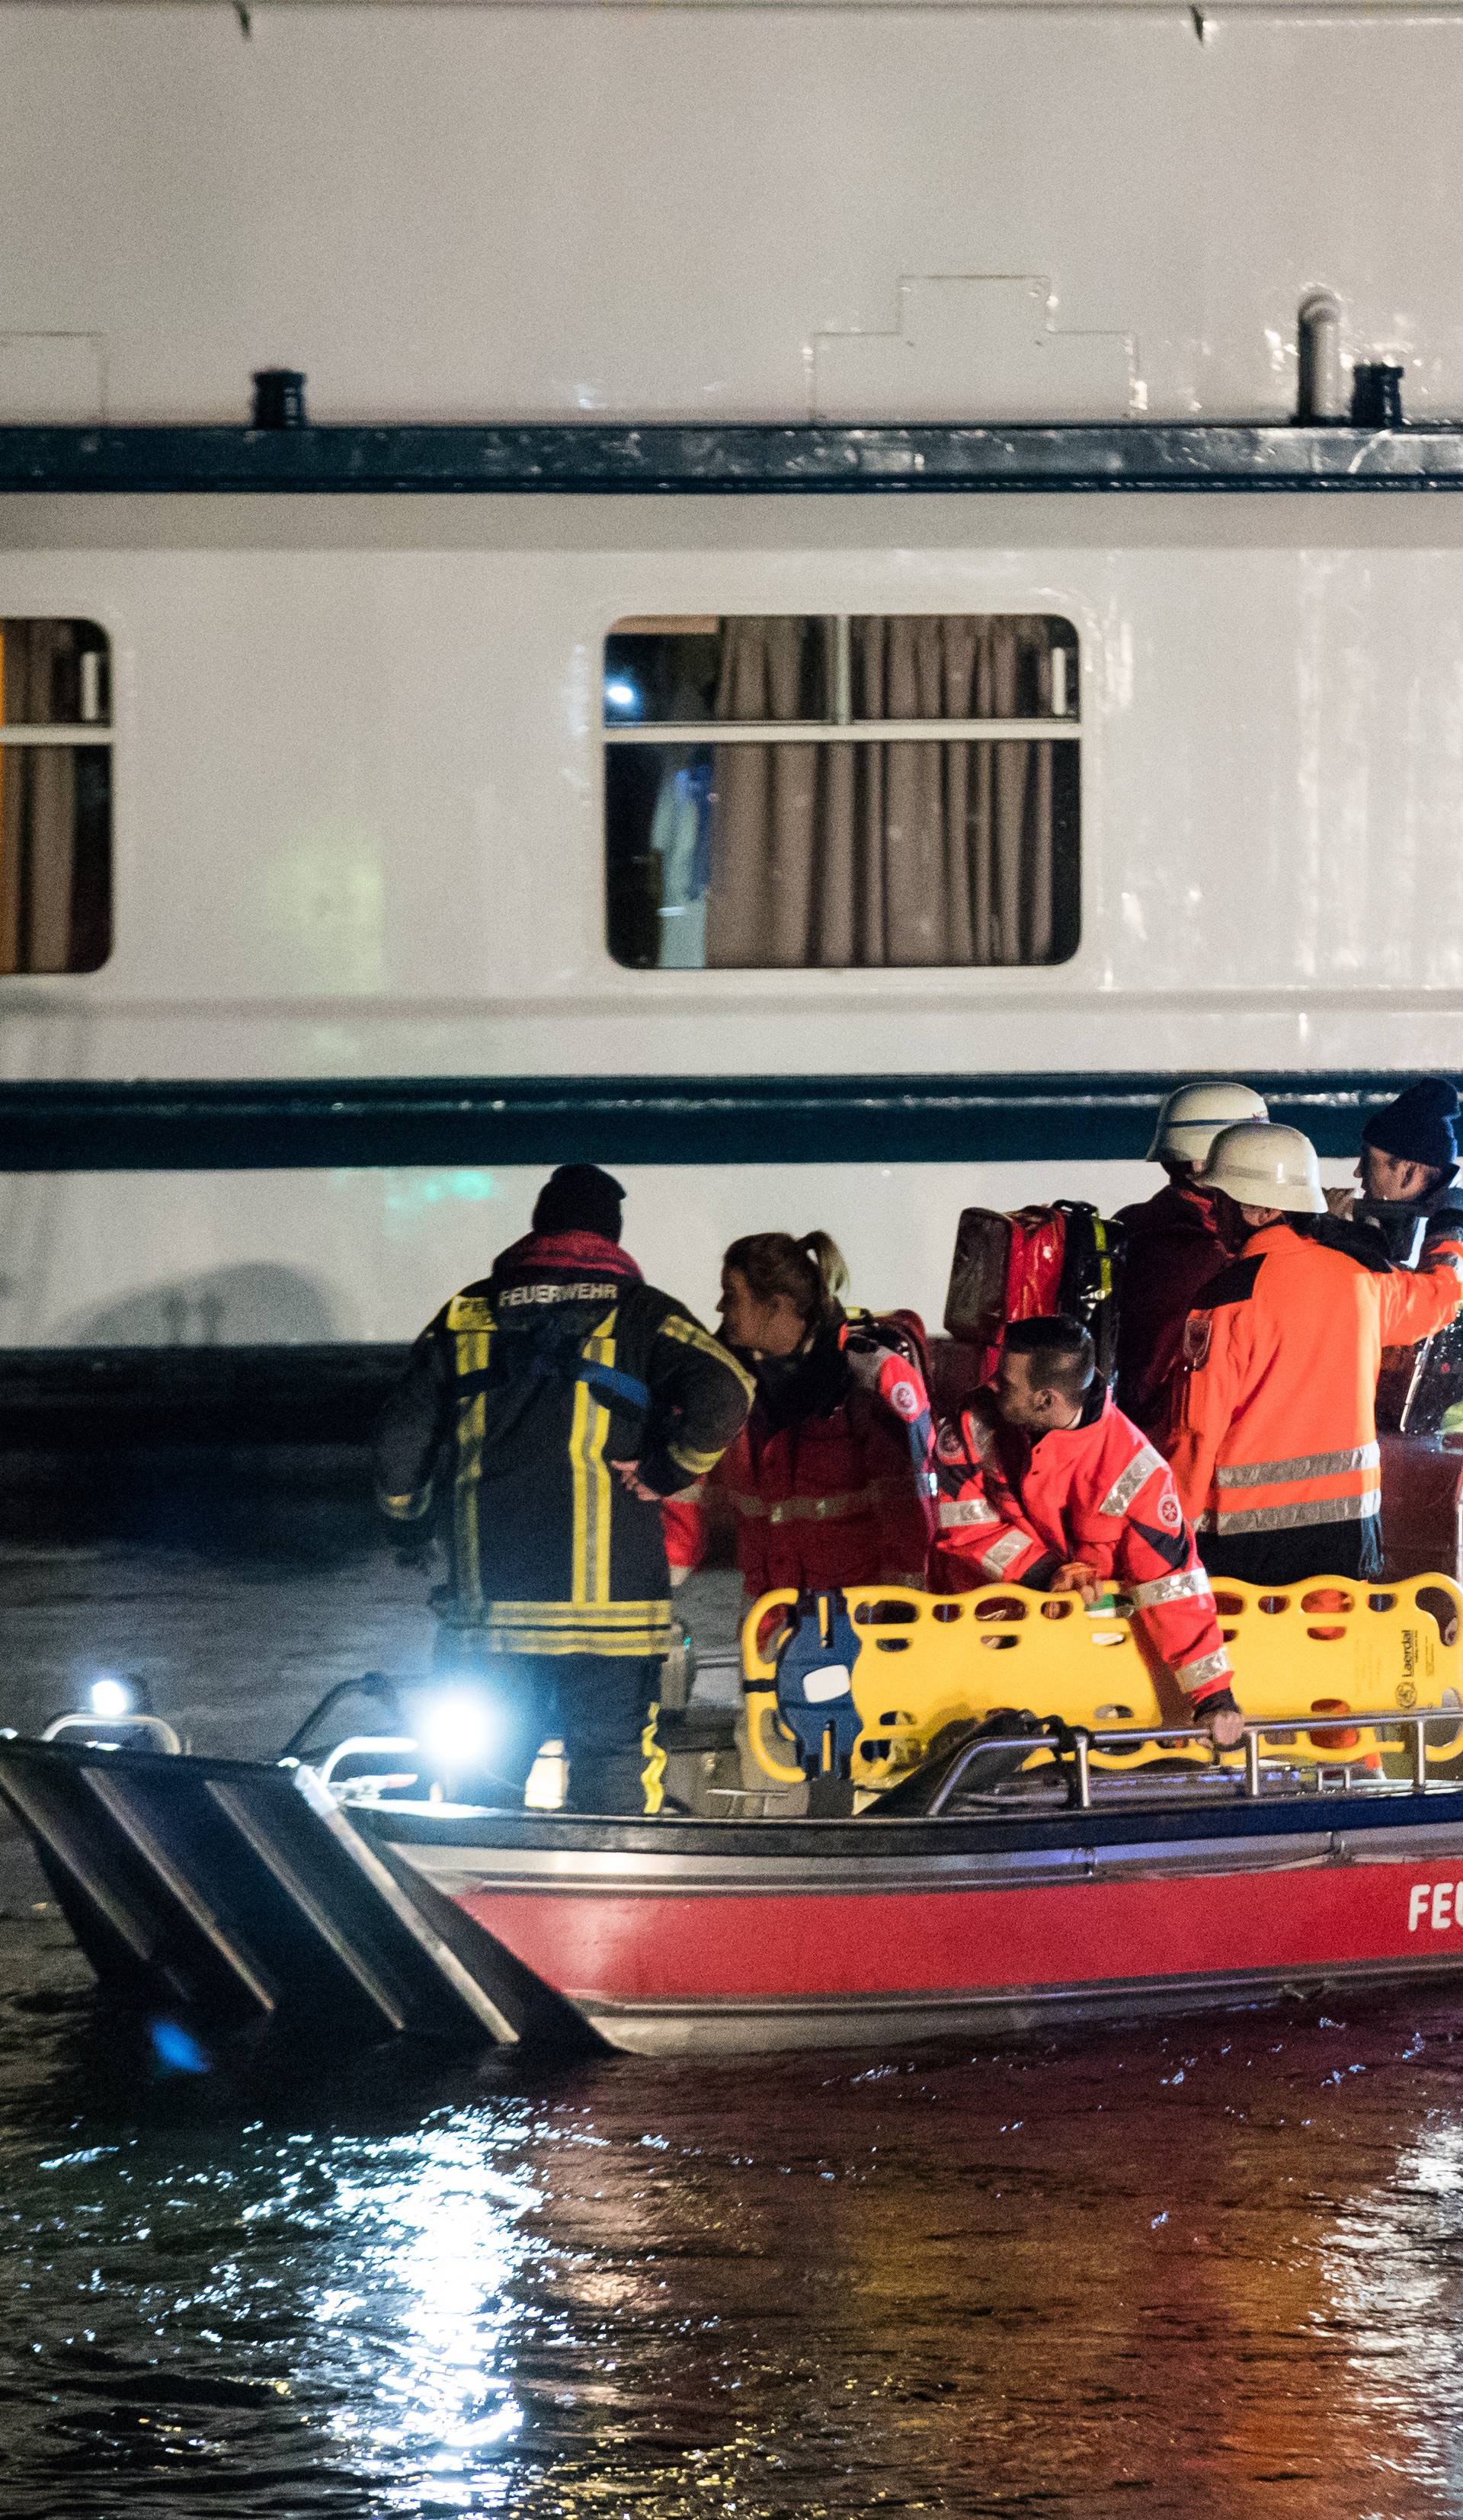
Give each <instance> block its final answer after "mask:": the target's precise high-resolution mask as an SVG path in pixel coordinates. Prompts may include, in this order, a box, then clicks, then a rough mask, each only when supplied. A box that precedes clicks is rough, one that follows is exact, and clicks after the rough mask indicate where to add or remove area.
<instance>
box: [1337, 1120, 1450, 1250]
mask: <svg viewBox="0 0 1463 2520" xmlns="http://www.w3.org/2000/svg"><path fill="white" fill-rule="evenodd" d="M1457 1117H1458V1097H1457V1095H1456V1093H1455V1092H1454V1090H1453V1088H1452V1086H1451V1085H1449V1084H1448V1082H1447V1080H1446V1078H1445V1077H1441V1076H1422V1077H1419V1078H1418V1080H1417V1082H1416V1084H1415V1085H1409V1086H1408V1087H1407V1088H1406V1090H1405V1092H1403V1093H1401V1094H1399V1095H1398V1096H1397V1100H1396V1102H1389V1103H1388V1105H1387V1107H1386V1109H1385V1110H1382V1111H1374V1112H1373V1113H1372V1116H1371V1118H1370V1119H1369V1120H1368V1121H1367V1123H1366V1126H1365V1127H1364V1129H1363V1130H1362V1132H1361V1157H1360V1161H1359V1162H1358V1164H1357V1166H1356V1179H1357V1181H1358V1182H1359V1183H1360V1185H1361V1188H1360V1194H1359V1195H1358V1194H1357V1193H1355V1192H1354V1191H1327V1193H1326V1205H1327V1206H1328V1208H1329V1209H1330V1210H1331V1213H1332V1214H1333V1216H1350V1217H1353V1218H1354V1219H1355V1220H1356V1222H1357V1223H1358V1224H1362V1225H1370V1226H1371V1227H1372V1228H1373V1229H1374V1231H1375V1232H1376V1233H1378V1234H1379V1235H1380V1236H1381V1237H1382V1239H1383V1242H1384V1243H1385V1245H1386V1249H1387V1256H1388V1258H1389V1260H1391V1261H1393V1262H1394V1264H1395V1265H1396V1266H1397V1267H1398V1268H1402V1269H1411V1268H1415V1267H1416V1266H1417V1263H1418V1261H1419V1260H1420V1259H1421V1258H1423V1257H1424V1256H1425V1254H1426V1252H1427V1250H1428V1247H1429V1245H1430V1244H1431V1243H1433V1242H1435V1241H1437V1240H1438V1239H1439V1238H1441V1237H1446V1236H1447V1235H1449V1234H1452V1233H1455V1232H1456V1231H1457V1230H1458V1228H1459V1226H1463V1213H1460V1210H1463V1197H1460V1194H1459V1193H1458V1192H1457V1191H1456V1190H1455V1189H1454V1187H1453V1184H1454V1182H1455V1180H1456V1177H1457V1171H1458V1141H1457V1135H1456V1123H1457Z"/></svg>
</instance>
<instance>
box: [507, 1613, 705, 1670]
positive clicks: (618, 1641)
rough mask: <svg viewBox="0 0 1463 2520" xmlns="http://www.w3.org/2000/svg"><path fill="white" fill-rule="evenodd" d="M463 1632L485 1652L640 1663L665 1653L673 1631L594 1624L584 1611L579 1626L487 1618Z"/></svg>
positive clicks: (671, 1642) (673, 1634)
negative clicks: (596, 1656) (598, 1656)
mask: <svg viewBox="0 0 1463 2520" xmlns="http://www.w3.org/2000/svg"><path fill="white" fill-rule="evenodd" d="M464 1633H467V1634H470V1636H471V1638H472V1640H473V1643H474V1646H480V1647H481V1648H482V1649H483V1650H484V1651H486V1652H488V1653H501V1654H585V1653H592V1654H605V1655H609V1656H612V1657H616V1658H619V1659H622V1660H624V1661H627V1662H628V1661H630V1660H632V1659H635V1660H637V1661H641V1662H644V1661H648V1660H649V1659H650V1658H651V1657H652V1656H660V1655H663V1654H667V1653H669V1652H670V1650H671V1647H672V1645H673V1644H674V1643H675V1632H674V1630H673V1629H672V1628H671V1626H670V1625H669V1623H667V1624H666V1625H665V1626H664V1627H643V1628H604V1627H600V1626H598V1625H597V1623H596V1621H595V1618H594V1614H593V1612H592V1611H586V1614H585V1621H584V1624H583V1626H581V1627H576V1628H536V1627H518V1626H501V1625H499V1624H498V1623H497V1622H495V1621H492V1620H489V1621H487V1622H485V1623H484V1624H482V1625H480V1626H479V1625H477V1624H474V1625H473V1626H472V1628H471V1629H470V1630H469V1631H465V1632H464Z"/></svg>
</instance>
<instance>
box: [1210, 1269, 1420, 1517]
mask: <svg viewBox="0 0 1463 2520" xmlns="http://www.w3.org/2000/svg"><path fill="white" fill-rule="evenodd" d="M1460 1301H1463V1242H1460V1241H1459V1240H1457V1239H1456V1238H1453V1237H1450V1236H1449V1237H1440V1238H1439V1239H1438V1241H1437V1242H1436V1243H1435V1244H1434V1245H1433V1247H1432V1250H1431V1251H1430V1253H1429V1255H1428V1265H1427V1266H1426V1267H1425V1268H1422V1269H1419V1270H1416V1271H1412V1270H1408V1269H1392V1268H1390V1267H1388V1266H1387V1265H1386V1264H1385V1263H1380V1264H1378V1265H1377V1266H1374V1267H1369V1266H1368V1265H1367V1263H1366V1262H1365V1261H1362V1260H1359V1259H1353V1258H1352V1255H1351V1253H1350V1252H1349V1251H1345V1250H1339V1249H1336V1248H1334V1247H1330V1246H1328V1245H1327V1244H1325V1243H1322V1242H1317V1241H1312V1240H1311V1239H1310V1238H1309V1237H1308V1236H1307V1235H1304V1234H1298V1233H1296V1232H1295V1231H1294V1229H1293V1228H1292V1227H1291V1226H1289V1225H1266V1226H1264V1227H1262V1229H1261V1231H1260V1232H1259V1233H1258V1234H1252V1235H1251V1237H1250V1239H1249V1241H1248V1242H1247V1243H1246V1244H1245V1248H1244V1252H1243V1255H1242V1256H1241V1258H1239V1259H1238V1260H1233V1261H1231V1262H1230V1263H1229V1265H1228V1267H1227V1268H1225V1269H1222V1270H1220V1272H1219V1275H1218V1277H1216V1278H1213V1279H1211V1281H1210V1283H1209V1284H1208V1285H1207V1286H1206V1287H1204V1288H1203V1289H1202V1291H1201V1294H1200V1298H1199V1302H1198V1304H1197V1306H1196V1308H1195V1310H1194V1311H1193V1312H1191V1313H1190V1315H1189V1317H1188V1321H1187V1324H1186V1325H1185V1329H1184V1357H1183V1373H1182V1383H1181V1389H1180V1391H1179V1393H1178V1395H1177V1407H1176V1411H1175V1425H1174V1428H1173V1431H1172V1432H1171V1433H1170V1434H1169V1436H1168V1437H1167V1439H1166V1442H1165V1450H1166V1451H1167V1453H1168V1456H1169V1460H1170V1462H1171V1463H1172V1464H1173V1469H1174V1476H1175V1480H1176V1481H1177V1484H1178V1494H1179V1498H1180V1501H1181V1503H1182V1506H1183V1509H1184V1512H1185V1513H1186V1514H1187V1516H1188V1518H1189V1520H1190V1522H1191V1523H1192V1524H1193V1525H1194V1528H1195V1529H1196V1530H1197V1531H1201V1532H1205V1531H1212V1532H1216V1533H1218V1534H1219V1535H1221V1536H1223V1537H1225V1538H1228V1537H1230V1536H1235V1537H1237V1536H1239V1535H1240V1534H1241V1533H1246V1532H1256V1531H1293V1530H1298V1529H1302V1528H1309V1527H1310V1526H1311V1525H1312V1524H1315V1523H1320V1522H1362V1521H1365V1520H1367V1519H1368V1517H1369V1516H1371V1515H1372V1514H1375V1513H1378V1512H1380V1510H1381V1504H1382V1471H1381V1456H1380V1453H1379V1451H1378V1447H1377V1405H1376V1403H1377V1374H1378V1371H1379V1369H1380V1366H1381V1362H1382V1350H1383V1348H1384V1347H1388V1346H1398V1345H1401V1344H1403V1343H1405V1342H1407V1341H1409V1340H1412V1339H1420V1338H1426V1337H1428V1336H1429V1335H1430V1334H1431V1332H1432V1331H1434V1330H1437V1329H1441V1328H1442V1326H1443V1324H1444V1323H1445V1322H1450V1321H1451V1320H1452V1318H1453V1315H1454V1313H1455V1312H1456V1311H1457V1309H1458V1305H1459V1303H1460Z"/></svg>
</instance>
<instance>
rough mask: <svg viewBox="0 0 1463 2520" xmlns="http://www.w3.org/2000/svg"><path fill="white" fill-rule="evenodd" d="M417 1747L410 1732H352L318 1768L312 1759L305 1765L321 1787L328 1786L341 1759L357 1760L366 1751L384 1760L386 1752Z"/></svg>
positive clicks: (339, 1742) (337, 1744)
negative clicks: (310, 1768) (312, 1771)
mask: <svg viewBox="0 0 1463 2520" xmlns="http://www.w3.org/2000/svg"><path fill="white" fill-rule="evenodd" d="M418 1746H419V1745H418V1742H417V1739H416V1736H415V1734H413V1733H350V1734H348V1735H347V1737H346V1739H345V1740H343V1741H337V1742H336V1743H335V1746H334V1748H333V1749H332V1751H331V1752H330V1753H329V1755H328V1756H327V1757H326V1758H325V1759H324V1760H323V1761H322V1762H321V1764H320V1766H319V1767H318V1768H316V1767H315V1762H314V1760H313V1759H311V1760H309V1761H308V1762H307V1763H306V1764H307V1765H308V1766H310V1767H312V1768H315V1774H316V1776H317V1777H318V1778H320V1781H321V1783H322V1784H323V1785H329V1784H330V1783H331V1782H332V1779H333V1778H334V1774H335V1769H336V1766H337V1764H338V1762H339V1761H340V1760H341V1759H352V1758H355V1759H359V1758H360V1757H362V1755H363V1754H364V1753H366V1752H368V1751H369V1752H372V1753H377V1752H378V1753H379V1754H380V1756H381V1757H382V1758H384V1757H385V1756H386V1754H387V1752H388V1751H390V1752H395V1753H397V1754H398V1755H399V1754H400V1752H402V1751H403V1750H416V1749H417V1748H418Z"/></svg>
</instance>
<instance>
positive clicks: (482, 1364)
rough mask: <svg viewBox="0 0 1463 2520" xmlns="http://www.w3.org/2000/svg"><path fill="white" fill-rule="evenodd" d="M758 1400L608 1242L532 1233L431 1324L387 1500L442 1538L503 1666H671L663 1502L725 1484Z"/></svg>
mask: <svg viewBox="0 0 1463 2520" xmlns="http://www.w3.org/2000/svg"><path fill="white" fill-rule="evenodd" d="M751 1396H752V1386H751V1383H750V1380H749V1378H748V1377H747V1375H746V1374H745V1373H743V1372H742V1369H741V1367H740V1366H739V1365H737V1364H736V1362H735V1361H734V1359H733V1358H731V1356H729V1355H728V1353H727V1351H726V1349H725V1348H724V1347H722V1346H721V1345H720V1344H719V1342H718V1341H717V1340H716V1339H714V1338H713V1337H712V1336H711V1333H710V1332H709V1331H708V1330H705V1329H703V1328H701V1325H700V1323H699V1322H697V1321H696V1320H694V1319H693V1318H692V1316H691V1315H690V1314H689V1313H688V1312H687V1311H686V1309H685V1307H684V1306H683V1305H681V1304H678V1303H677V1302H676V1301H675V1299H674V1298H673V1297H672V1296H670V1295H663V1294H661V1293H659V1292H658V1291H657V1289H656V1288H655V1287H653V1286H647V1285H645V1284H644V1283H643V1280H642V1278H641V1274H640V1271H639V1270H638V1269H637V1267H636V1265H635V1262H634V1261H633V1260H632V1259H631V1258H630V1257H629V1255H628V1253H626V1252H624V1251H622V1250H621V1249H620V1247H619V1245H618V1244H617V1243H614V1242H608V1241H605V1240H604V1239H603V1238H602V1237H600V1236H598V1235H595V1234H555V1235H539V1236H529V1237H528V1238H525V1240H523V1241H522V1242H516V1243H514V1244H513V1245H512V1247H511V1249H510V1250H508V1251H505V1252H503V1253H502V1254H501V1255H500V1257H499V1259H498V1260H497V1261H496V1262H495V1264H494V1267H493V1273H492V1275H491V1277H489V1278H484V1279H481V1280H479V1281H478V1283H476V1284H475V1285H471V1286H465V1287H464V1288H463V1291H462V1293H461V1294H459V1295H454V1296H453V1298H452V1300H451V1302H450V1303H448V1304H444V1306H443V1308H442V1310H441V1312H440V1313H438V1315H437V1317H436V1319H435V1321H432V1322H429V1323H428V1325H427V1327H426V1328H425V1329H424V1330H423V1331H422V1333H421V1337H420V1338H419V1339H418V1341H417V1344H416V1346H415V1347H414V1349H413V1350H412V1356H411V1361H410V1363H409V1365H408V1367H407V1370H406V1373H405V1374H404V1376H403V1378H402V1380H401V1382H400V1384H399V1385H398V1387H397V1389H396V1391H395V1393H394V1394H393V1396H392V1398H391V1399H390V1401H389V1402H388V1403H387V1406H386V1410H385V1413H384V1416H383V1418H382V1421H381V1427H380V1432H379V1435H378V1438H377V1498H378V1502H379V1504H380V1506H381V1508H382V1510H383V1512H384V1513H386V1514H387V1515H388V1516H389V1518H390V1519H391V1520H392V1521H393V1522H395V1523H398V1524H403V1523H405V1524H413V1525H419V1526H420V1525H421V1524H423V1523H426V1522H428V1521H431V1522H433V1523H434V1526H435V1529H436V1532H437V1535H438V1537H439V1538H440V1539H441V1540H442V1542H443V1543H444V1545H445V1547H446V1550H447V1554H448V1561H449V1565H450V1569H451V1580H450V1583H449V1585H448V1589H447V1597H446V1601H445V1605H444V1616H445V1617H446V1618H447V1620H448V1621H449V1622H450V1623H451V1624H453V1625H456V1626H459V1627H462V1628H465V1629H470V1630H472V1631H473V1632H474V1634H475V1636H476V1637H477V1639H478V1640H479V1641H480V1642H481V1643H485V1644H486V1646H487V1647H488V1648H489V1650H492V1651H496V1652H503V1653H522V1654H570V1653H594V1654H624V1655H652V1654H663V1653H665V1652H666V1651H667V1649H668V1647H669V1645H670V1643H671V1638H672V1630H671V1623H670V1598H669V1595H670V1579H669V1575H668V1572H667V1567H666V1553H665V1541H664V1537H663V1535H662V1530H661V1516H660V1507H659V1503H658V1502H649V1503H647V1502H646V1501H645V1500H644V1499H643V1498H641V1497H637V1496H635V1495H633V1494H632V1493H631V1492H630V1490H629V1489H627V1488H626V1487H625V1485H624V1484H623V1482H622V1481H621V1479H620V1478H619V1476H618V1475H617V1473H616V1471H615V1470H614V1468H613V1466H612V1465H613V1463H616V1462H635V1463H638V1464H639V1468H638V1472H637V1475H638V1477H639V1479H640V1480H641V1481H642V1482H643V1484H644V1485H645V1486H647V1487H649V1488H652V1489H653V1490H654V1491H655V1497H656V1499H657V1500H658V1499H659V1497H661V1496H670V1495H673V1494H674V1493H675V1492H676V1490H677V1489H679V1488H685V1487H688V1486H689V1485H690V1484H691V1483H692V1481H694V1480H696V1479H699V1478H703V1477H704V1476H705V1475H706V1473H707V1471H708V1470H710V1469H712V1468H714V1466H715V1464H716V1463H717V1462H718V1461H719V1460H720V1459H721V1456H722V1454H723V1453H724V1452H725V1450H726V1448H727V1446H728V1445H729V1444H730V1443H731V1439H732V1437H733V1436H734V1435H735V1434H736V1433H737V1432H738V1430H739V1428H740V1426H741V1424H742V1421H743V1419H744V1418H745V1417H746V1414H747V1410H748V1408H749V1406H750V1404H751Z"/></svg>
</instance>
